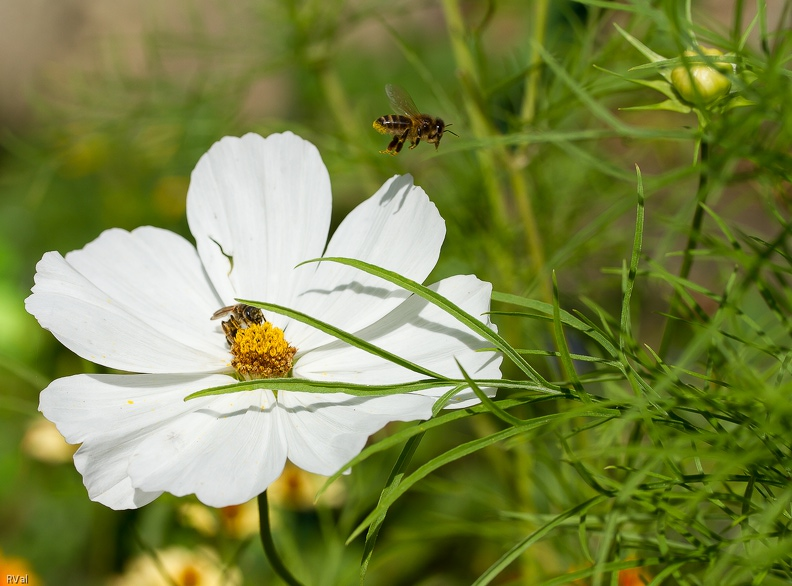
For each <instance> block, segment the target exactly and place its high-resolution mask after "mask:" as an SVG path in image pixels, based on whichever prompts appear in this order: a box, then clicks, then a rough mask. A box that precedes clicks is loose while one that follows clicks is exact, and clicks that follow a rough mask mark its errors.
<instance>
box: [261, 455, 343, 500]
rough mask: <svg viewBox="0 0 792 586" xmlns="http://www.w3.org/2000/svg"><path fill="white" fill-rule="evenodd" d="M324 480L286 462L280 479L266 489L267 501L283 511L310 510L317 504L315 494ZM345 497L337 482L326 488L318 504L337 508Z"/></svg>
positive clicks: (341, 487) (340, 484)
mask: <svg viewBox="0 0 792 586" xmlns="http://www.w3.org/2000/svg"><path fill="white" fill-rule="evenodd" d="M326 480H327V478H326V477H325V476H320V475H318V474H311V473H310V472H306V471H305V470H303V469H301V468H298V467H297V466H295V465H294V464H292V463H291V462H286V467H285V468H284V469H283V473H282V474H281V476H280V478H278V479H277V480H276V481H275V482H273V483H272V484H271V485H270V487H269V488H268V489H267V494H268V495H269V501H270V503H272V504H274V505H276V506H279V507H282V508H284V509H291V510H295V511H305V510H308V509H312V508H313V507H314V506H316V504H317V503H316V502H315V501H316V494H317V493H318V492H319V489H321V488H322V486H324V483H325V481H326ZM345 497H346V494H345V491H344V486H343V484H342V483H341V482H338V481H337V482H334V483H333V484H331V485H330V486H328V487H327V490H326V491H325V492H324V493H322V496H321V497H320V498H319V502H320V503H321V504H323V505H325V506H328V507H338V506H340V505H341V503H343V502H344V499H345Z"/></svg>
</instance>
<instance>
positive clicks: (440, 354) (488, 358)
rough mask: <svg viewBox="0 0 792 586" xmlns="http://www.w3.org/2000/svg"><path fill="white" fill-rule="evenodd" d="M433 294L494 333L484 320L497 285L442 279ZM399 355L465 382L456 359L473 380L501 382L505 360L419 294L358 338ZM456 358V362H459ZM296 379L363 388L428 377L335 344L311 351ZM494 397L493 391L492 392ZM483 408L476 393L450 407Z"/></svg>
mask: <svg viewBox="0 0 792 586" xmlns="http://www.w3.org/2000/svg"><path fill="white" fill-rule="evenodd" d="M430 289H432V290H434V291H437V292H438V293H440V294H441V295H442V296H444V297H446V298H447V299H449V300H450V301H452V302H453V303H455V304H456V305H458V306H459V307H461V308H462V309H464V310H465V311H467V312H468V313H470V314H471V315H473V316H475V317H480V319H481V320H482V323H484V324H486V325H487V326H488V327H490V328H492V329H495V326H494V325H492V323H491V322H490V321H489V318H488V317H487V316H486V315H484V314H485V312H487V311H489V305H490V295H491V292H492V286H491V285H490V284H489V283H486V282H483V281H480V280H478V279H477V278H476V277H474V276H472V275H459V276H455V277H450V278H448V279H443V280H442V281H439V282H438V283H435V284H434V285H432V286H431V287H430ZM357 335H358V336H359V337H361V338H363V339H365V340H368V341H370V342H372V343H373V344H375V345H377V346H379V347H381V348H384V349H385V350H388V351H390V352H392V353H394V354H396V355H398V356H401V357H403V358H406V359H407V360H410V361H411V362H414V363H416V364H419V365H420V366H423V367H425V368H428V369H429V370H431V371H433V372H436V373H438V374H441V375H444V376H448V377H452V378H456V379H459V378H462V374H461V372H460V370H459V366H458V365H457V364H456V360H458V361H459V363H460V364H461V365H462V367H463V368H464V369H465V371H466V372H467V373H468V375H470V376H471V377H472V378H479V379H497V378H501V372H500V364H501V362H502V361H503V357H502V356H501V355H500V354H499V353H496V352H480V351H478V350H480V349H482V348H490V347H492V344H491V343H490V342H487V341H486V340H484V339H483V338H481V337H480V336H479V335H478V334H475V333H474V332H472V331H471V330H469V329H468V328H467V327H465V326H463V325H462V324H460V323H459V322H458V321H456V320H455V319H454V318H452V317H451V316H450V315H449V314H448V313H446V312H444V311H443V310H441V309H439V308H438V307H437V306H435V305H433V304H431V303H429V302H427V301H425V300H423V299H422V298H420V297H418V296H417V295H413V296H411V297H410V298H409V299H408V300H407V301H405V302H404V303H402V304H401V305H400V306H399V307H397V308H396V309H394V310H393V311H392V312H391V313H390V314H388V315H387V316H385V317H384V318H382V319H381V320H380V321H378V322H377V323H375V324H373V325H372V326H370V327H369V328H366V329H364V330H363V331H361V332H358V334H357ZM455 359H456V360H455ZM294 374H295V376H299V377H300V378H307V379H313V380H334V381H344V382H352V383H360V384H383V383H399V382H407V381H414V380H419V379H422V378H425V377H424V376H423V375H420V374H417V373H415V372H413V371H411V370H408V369H406V368H402V367H400V366H397V365H395V364H393V363H392V362H389V361H386V360H383V359H381V358H378V357H376V356H374V355H373V354H369V353H368V352H364V351H363V350H359V349H357V348H351V347H349V346H347V345H345V344H342V343H341V342H338V341H336V342H333V343H330V344H328V345H326V346H323V347H322V348H318V349H316V350H312V351H310V352H307V353H306V354H304V355H303V356H301V357H300V358H299V360H298V361H297V363H296V364H295V367H294ZM449 389H450V387H448V388H442V389H434V390H432V391H423V392H422V393H421V394H425V395H428V396H433V397H435V398H437V397H440V396H441V395H442V394H443V393H444V392H445V391H447V390H449ZM486 392H487V394H489V395H494V393H495V389H494V388H491V387H490V388H487V389H486ZM475 403H478V399H477V398H476V397H475V394H474V393H473V392H472V391H471V390H467V391H464V392H463V393H459V394H458V395H456V396H455V397H454V399H453V400H452V402H451V403H450V404H449V405H448V407H456V408H459V407H466V406H469V405H472V404H475Z"/></svg>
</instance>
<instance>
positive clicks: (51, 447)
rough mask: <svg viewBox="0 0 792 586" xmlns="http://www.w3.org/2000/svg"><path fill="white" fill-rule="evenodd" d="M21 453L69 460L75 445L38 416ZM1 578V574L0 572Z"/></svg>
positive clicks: (54, 461) (57, 461)
mask: <svg viewBox="0 0 792 586" xmlns="http://www.w3.org/2000/svg"><path fill="white" fill-rule="evenodd" d="M20 448H21V450H22V453H23V454H25V455H26V456H30V457H31V458H34V459H35V460H40V461H42V462H46V463H47V464H63V463H64V462H71V461H72V457H73V456H74V452H76V451H77V446H72V445H69V444H68V443H66V440H65V439H63V436H62V435H61V434H60V432H59V431H58V429H57V428H56V427H55V424H54V423H52V422H51V421H48V420H46V419H44V417H43V416H38V417H36V418H35V419H33V421H32V422H31V423H30V424H29V425H28V427H27V430H26V431H25V435H24V436H22V443H21V445H20ZM0 579H2V574H0Z"/></svg>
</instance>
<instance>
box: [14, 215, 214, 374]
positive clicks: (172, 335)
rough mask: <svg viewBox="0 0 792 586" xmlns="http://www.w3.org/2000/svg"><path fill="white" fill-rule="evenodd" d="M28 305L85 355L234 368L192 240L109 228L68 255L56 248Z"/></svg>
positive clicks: (156, 365) (124, 366)
mask: <svg viewBox="0 0 792 586" xmlns="http://www.w3.org/2000/svg"><path fill="white" fill-rule="evenodd" d="M35 283H36V284H35V286H34V287H33V295H31V296H30V297H28V298H27V300H26V301H25V306H26V308H27V310H28V312H29V313H31V314H33V315H34V316H35V317H36V319H38V321H39V323H40V324H41V325H42V326H43V327H44V328H46V329H48V330H50V331H51V332H52V333H53V334H54V335H55V337H56V338H58V340H60V341H61V343H63V344H64V345H65V346H66V347H67V348H69V349H70V350H72V351H73V352H75V353H76V354H78V355H79V356H81V357H83V358H85V359H87V360H90V361H91V362H95V363H97V364H102V365H104V366H109V367H111V368H117V369H121V370H128V371H133V372H151V373H154V372H211V371H217V370H221V369H224V368H226V366H227V363H228V358H229V355H228V350H227V348H226V346H225V338H224V336H223V334H222V331H221V329H220V327H219V324H218V323H217V322H212V321H210V319H209V318H210V317H211V315H212V313H213V312H214V311H215V310H216V309H218V307H219V303H220V301H219V299H218V297H217V295H216V293H215V292H214V289H213V288H212V286H211V284H210V283H209V281H208V280H207V278H206V274H205V273H204V271H203V268H202V267H201V263H200V260H199V259H198V255H197V253H196V251H195V249H194V248H193V247H192V245H191V244H190V243H189V242H187V241H186V240H185V239H183V238H182V237H180V236H178V235H176V234H174V233H172V232H168V231H167V230H160V229H158V228H151V227H143V228H138V229H137V230H135V231H133V232H131V233H130V232H126V231H124V230H118V229H114V230H107V231H106V232H103V233H102V234H101V235H100V236H99V237H98V238H97V239H96V240H94V241H93V242H91V243H89V244H88V245H87V246H86V247H85V248H83V249H82V250H76V251H74V252H70V253H69V254H67V255H66V257H65V258H64V257H62V256H60V255H59V254H58V253H55V252H48V253H47V254H45V255H44V257H43V258H42V259H41V261H39V263H38V265H37V266H36V276H35Z"/></svg>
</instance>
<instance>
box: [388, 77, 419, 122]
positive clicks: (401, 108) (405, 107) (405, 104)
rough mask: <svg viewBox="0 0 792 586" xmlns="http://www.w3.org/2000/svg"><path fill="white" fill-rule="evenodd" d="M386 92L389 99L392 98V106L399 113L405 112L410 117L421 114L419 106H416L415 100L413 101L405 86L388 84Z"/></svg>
mask: <svg viewBox="0 0 792 586" xmlns="http://www.w3.org/2000/svg"><path fill="white" fill-rule="evenodd" d="M385 93H386V94H388V100H390V104H391V106H392V107H393V109H394V110H396V112H398V113H399V114H405V115H406V116H409V117H410V118H415V117H417V116H420V115H421V113H420V112H419V111H418V108H417V107H416V106H415V102H413V99H412V98H411V97H410V94H408V93H407V90H405V89H404V88H401V87H399V86H398V85H392V84H388V85H386V86H385Z"/></svg>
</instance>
